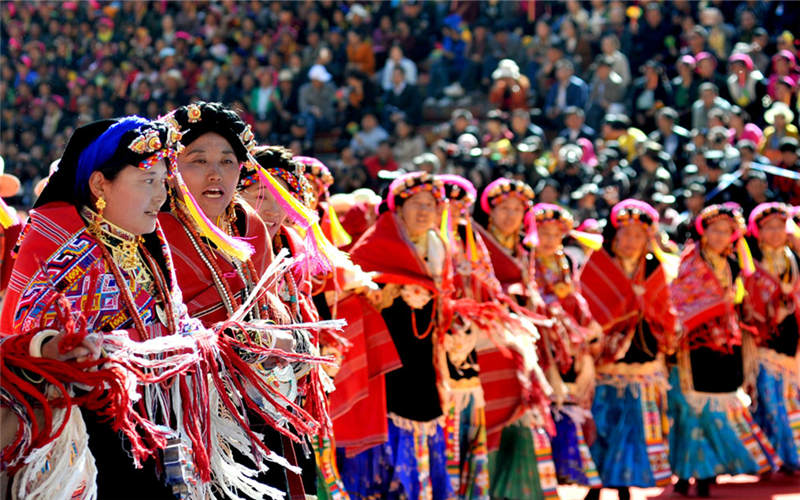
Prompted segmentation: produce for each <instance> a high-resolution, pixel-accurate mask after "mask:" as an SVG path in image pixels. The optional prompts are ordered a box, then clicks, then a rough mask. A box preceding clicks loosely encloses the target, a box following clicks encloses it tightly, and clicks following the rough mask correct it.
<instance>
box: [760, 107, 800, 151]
mask: <svg viewBox="0 0 800 500" xmlns="http://www.w3.org/2000/svg"><path fill="white" fill-rule="evenodd" d="M764 121H765V122H767V123H768V124H769V126H768V127H767V128H765V129H764V138H763V140H762V141H761V144H760V146H759V149H760V152H761V154H763V155H764V156H766V157H767V158H769V159H770V161H772V162H775V163H777V162H778V161H780V151H779V146H780V143H781V141H782V140H783V139H784V138H785V137H793V138H795V139H797V138H799V137H800V134H798V131H797V127H796V126H795V125H794V124H793V123H792V122H793V121H794V112H793V111H792V110H791V109H789V106H787V105H786V104H784V103H782V102H775V103H772V106H770V108H769V109H768V110H767V111H765V112H764Z"/></svg>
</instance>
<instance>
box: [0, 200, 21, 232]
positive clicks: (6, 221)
mask: <svg viewBox="0 0 800 500" xmlns="http://www.w3.org/2000/svg"><path fill="white" fill-rule="evenodd" d="M16 223H17V221H16V217H15V216H12V212H11V208H10V207H9V206H8V205H6V202H5V200H3V199H2V198H0V225H1V226H3V229H8V228H9V227H11V226H13V225H14V224H16Z"/></svg>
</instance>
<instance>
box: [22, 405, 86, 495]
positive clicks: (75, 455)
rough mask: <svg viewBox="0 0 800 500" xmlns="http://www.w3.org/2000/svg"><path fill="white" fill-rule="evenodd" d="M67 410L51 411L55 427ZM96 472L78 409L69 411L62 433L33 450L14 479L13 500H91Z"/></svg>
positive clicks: (59, 423)
mask: <svg viewBox="0 0 800 500" xmlns="http://www.w3.org/2000/svg"><path fill="white" fill-rule="evenodd" d="M66 413H67V410H66V409H64V408H57V409H56V410H54V411H53V420H54V422H55V425H56V426H60V425H61V424H62V423H63V422H64V418H65V416H66ZM96 479H97V468H96V467H95V463H94V456H92V453H91V452H90V451H89V436H88V435H87V433H86V425H84V423H83V418H82V417H81V412H80V411H79V410H78V407H77V406H74V407H73V408H72V411H71V412H70V416H69V421H68V422H67V424H66V426H65V427H64V430H63V432H62V433H61V434H60V435H59V436H58V438H56V439H55V440H53V441H52V442H50V443H49V444H47V445H45V446H42V447H41V448H36V449H35V450H33V452H32V453H31V454H30V455H28V457H27V458H26V459H25V465H23V466H22V468H21V469H20V470H18V471H17V473H16V474H15V475H14V479H13V486H12V491H11V498H12V499H13V500H70V499H81V500H94V499H96V498H97V485H96V482H95V481H96Z"/></svg>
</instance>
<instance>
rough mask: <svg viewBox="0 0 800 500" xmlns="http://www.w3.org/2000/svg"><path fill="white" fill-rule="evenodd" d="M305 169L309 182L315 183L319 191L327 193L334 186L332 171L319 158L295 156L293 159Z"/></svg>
mask: <svg viewBox="0 0 800 500" xmlns="http://www.w3.org/2000/svg"><path fill="white" fill-rule="evenodd" d="M292 159H293V160H294V161H296V162H297V163H299V164H301V165H303V167H305V172H304V175H305V177H306V179H308V182H311V183H314V184H315V185H316V186H317V188H319V191H320V192H322V193H325V192H327V191H328V188H329V187H331V186H332V185H333V175H332V174H331V171H330V169H329V168H328V167H327V166H326V165H325V164H324V163H322V161H320V160H319V159H318V158H314V157H312V156H295V157H293V158H292Z"/></svg>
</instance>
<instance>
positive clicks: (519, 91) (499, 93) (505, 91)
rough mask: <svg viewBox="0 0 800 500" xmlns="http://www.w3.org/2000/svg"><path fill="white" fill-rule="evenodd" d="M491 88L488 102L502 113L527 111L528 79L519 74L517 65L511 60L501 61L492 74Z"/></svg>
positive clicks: (529, 86) (529, 85)
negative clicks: (518, 110) (519, 110)
mask: <svg viewBox="0 0 800 500" xmlns="http://www.w3.org/2000/svg"><path fill="white" fill-rule="evenodd" d="M492 80H494V82H493V83H492V88H491V89H490V90H489V102H490V103H492V104H493V105H494V106H496V107H497V108H499V109H501V110H503V111H514V110H517V109H522V110H527V109H528V95H529V93H530V89H531V83H530V81H529V80H528V77H527V76H525V75H523V74H521V73H520V71H519V66H517V63H516V62H514V61H513V60H511V59H503V60H502V61H500V62H499V63H498V65H497V69H496V70H494V72H493V73H492Z"/></svg>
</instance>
